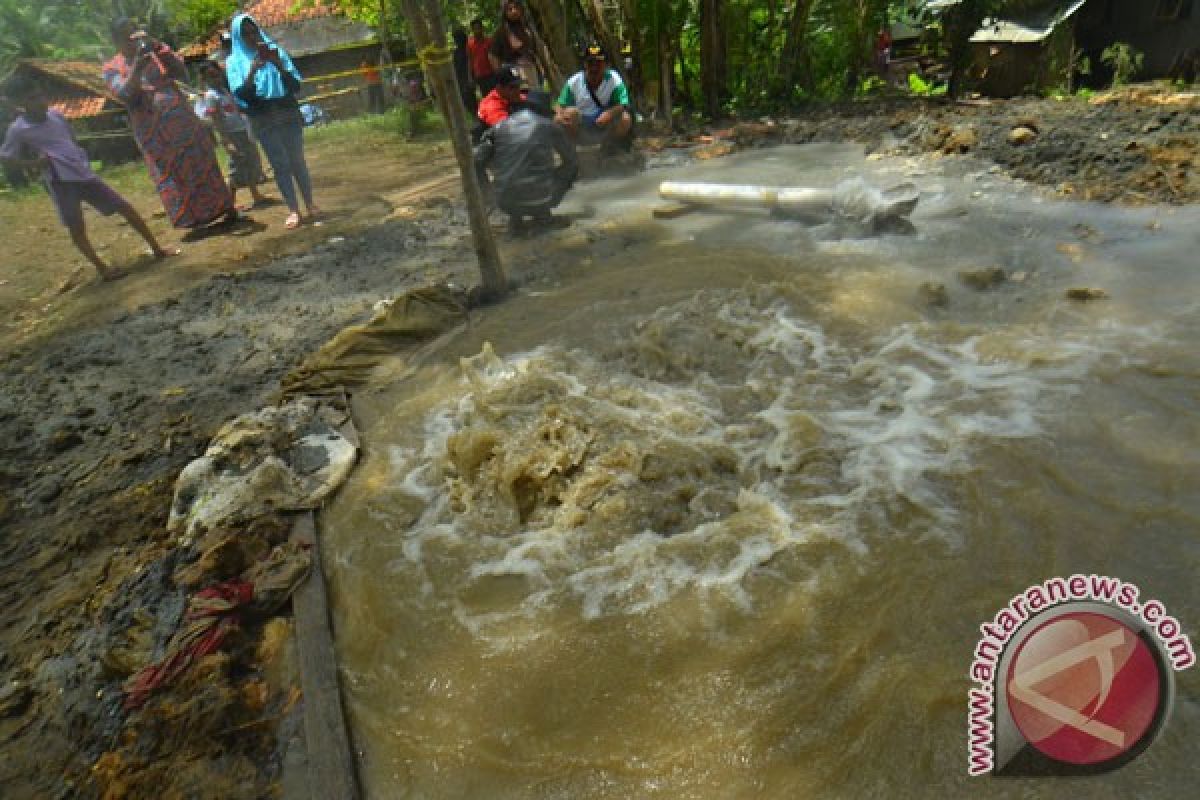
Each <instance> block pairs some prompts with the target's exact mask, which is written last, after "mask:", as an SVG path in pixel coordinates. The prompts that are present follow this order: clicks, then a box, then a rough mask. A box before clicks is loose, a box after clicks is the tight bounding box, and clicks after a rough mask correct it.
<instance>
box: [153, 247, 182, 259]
mask: <svg viewBox="0 0 1200 800" xmlns="http://www.w3.org/2000/svg"><path fill="white" fill-rule="evenodd" d="M182 252H183V248H182V247H164V248H163V249H162V252H161V253H156V252H154V251H153V250H151V251H150V255H152V256H154V260H155V261H162V260H163V259H164V258H171V257H172V256H177V255H179V254H180V253H182Z"/></svg>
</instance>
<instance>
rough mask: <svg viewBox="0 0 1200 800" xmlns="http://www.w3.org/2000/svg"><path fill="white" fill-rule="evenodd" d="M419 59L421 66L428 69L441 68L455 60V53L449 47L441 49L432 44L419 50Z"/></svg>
mask: <svg viewBox="0 0 1200 800" xmlns="http://www.w3.org/2000/svg"><path fill="white" fill-rule="evenodd" d="M417 58H418V59H420V61H421V66H423V67H425V68H427V69H428V68H429V67H441V66H445V65H446V64H449V63H450V62H451V61H453V60H454V51H453V50H451V49H450V48H449V47H439V46H438V45H436V44H431V45H428V46H427V47H422V48H421V49H420V50H418V51H417Z"/></svg>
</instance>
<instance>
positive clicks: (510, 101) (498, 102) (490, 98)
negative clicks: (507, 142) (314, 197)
mask: <svg viewBox="0 0 1200 800" xmlns="http://www.w3.org/2000/svg"><path fill="white" fill-rule="evenodd" d="M524 97H525V95H524V93H523V92H522V91H521V73H520V72H518V71H517V68H516V67H514V66H513V65H512V64H504V65H502V66H501V67H500V69H498V70H496V88H495V89H492V90H491V91H490V92H488V93H487V95H486V96H484V98H483V99H482V100H480V101H479V111H478V112H477V116H478V117H479V121H480V122H482V123H483V124H484V125H485V126H487V127H489V128H491V127H493V126H495V125H499V124H500V123H501V122H503V121H504V120H505V119H507V118H508V115H509V114H511V113H512V110H513V108H514V106H516V104H517V103H520V102H521V101H522V100H523V99H524Z"/></svg>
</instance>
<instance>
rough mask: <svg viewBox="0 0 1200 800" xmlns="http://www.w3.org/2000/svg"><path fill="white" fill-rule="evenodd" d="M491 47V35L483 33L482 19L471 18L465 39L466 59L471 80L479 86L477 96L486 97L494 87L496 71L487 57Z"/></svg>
mask: <svg viewBox="0 0 1200 800" xmlns="http://www.w3.org/2000/svg"><path fill="white" fill-rule="evenodd" d="M491 49H492V37H490V36H485V35H484V33H483V20H482V19H480V18H479V17H476V18H475V19H473V20H471V36H470V38H468V39H467V59H468V64H469V66H470V69H471V80H473V81H475V85H476V86H478V87H479V96H480V97H487V95H488V93H489V92H491V91H492V89H494V88H496V71H495V70H494V69H493V68H492V61H491V59H489V58H488V51H489V50H491Z"/></svg>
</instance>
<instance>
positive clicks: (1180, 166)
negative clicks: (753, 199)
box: [652, 87, 1200, 205]
mask: <svg viewBox="0 0 1200 800" xmlns="http://www.w3.org/2000/svg"><path fill="white" fill-rule="evenodd" d="M709 133H710V134H711V136H712V137H713V138H715V140H716V141H715V142H714V143H713V144H712V145H711V146H710V152H715V153H716V154H718V155H722V154H724V152H728V150H729V149H731V148H732V147H742V146H757V145H761V144H772V143H779V142H787V143H797V144H804V143H809V142H844V141H856V142H860V143H862V144H864V145H865V146H866V147H867V148H868V149H869V150H870V151H871V152H873V153H879V154H887V155H918V154H924V153H940V154H944V155H947V156H954V155H970V156H974V157H977V158H980V159H984V160H987V161H991V162H993V163H995V164H997V165H999V166H1000V167H1001V168H1002V169H1004V170H1006V171H1007V172H1008V173H1009V174H1011V175H1012V177H1014V178H1019V179H1021V180H1026V181H1030V182H1031V183H1036V184H1040V185H1042V186H1045V187H1047V188H1049V189H1051V190H1053V191H1054V192H1055V193H1056V194H1058V195H1059V196H1061V197H1066V198H1073V199H1079V200H1096V201H1101V202H1120V203H1129V204H1145V203H1171V204H1176V205H1179V204H1186V203H1194V202H1196V201H1197V200H1200V174H1198V173H1197V170H1196V153H1197V146H1198V145H1200V95H1196V94H1195V93H1192V94H1176V93H1172V92H1170V91H1168V90H1166V89H1156V88H1153V87H1136V88H1133V89H1126V90H1122V91H1120V92H1116V93H1112V94H1105V95H1098V96H1096V97H1094V98H1092V99H1091V100H1090V101H1089V100H1083V99H1069V100H1052V99H1042V98H1017V99H1013V100H990V101H978V102H976V103H960V104H950V103H946V102H941V101H926V100H920V99H915V98H904V99H898V100H891V101H883V102H869V103H847V104H840V105H833V106H816V107H813V108H812V109H811V111H810V112H809V113H798V114H796V115H794V116H793V117H791V118H788V119H786V120H780V121H774V120H769V121H765V123H764V122H756V123H744V124H741V125H730V126H724V127H721V126H718V127H717V128H715V129H713V130H711V131H709ZM652 141H653V146H656V147H666V146H668V145H669V142H670V140H669V139H668V138H665V137H664V138H661V139H655V140H652Z"/></svg>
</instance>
